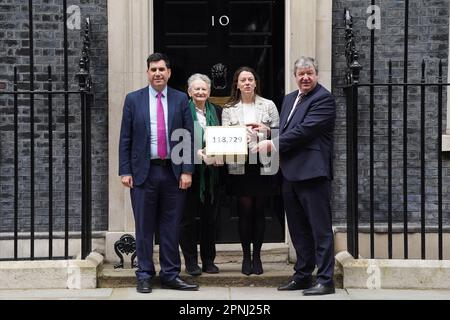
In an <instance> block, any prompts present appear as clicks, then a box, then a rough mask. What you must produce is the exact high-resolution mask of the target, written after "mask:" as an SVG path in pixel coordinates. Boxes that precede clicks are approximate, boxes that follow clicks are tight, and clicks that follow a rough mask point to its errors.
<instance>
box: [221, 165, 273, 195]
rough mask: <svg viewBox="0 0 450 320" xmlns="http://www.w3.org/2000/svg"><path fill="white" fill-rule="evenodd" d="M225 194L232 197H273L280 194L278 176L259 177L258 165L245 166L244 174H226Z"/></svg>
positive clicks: (259, 169)
mask: <svg viewBox="0 0 450 320" xmlns="http://www.w3.org/2000/svg"><path fill="white" fill-rule="evenodd" d="M227 178H228V179H227V180H228V183H227V193H228V195H232V196H273V195H279V194H280V183H279V177H278V175H261V166H260V165H259V164H245V173H244V174H228V177H227Z"/></svg>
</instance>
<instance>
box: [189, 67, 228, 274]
mask: <svg viewBox="0 0 450 320" xmlns="http://www.w3.org/2000/svg"><path fill="white" fill-rule="evenodd" d="M210 92H211V80H210V79H209V78H208V76H206V75H204V74H199V73H196V74H194V75H192V76H191V77H189V79H188V94H189V96H190V97H191V99H190V100H189V107H190V109H191V113H192V118H193V119H194V134H195V139H194V147H195V149H196V152H195V153H196V154H197V157H198V159H197V161H196V165H195V173H194V175H193V177H192V187H191V188H189V189H188V191H187V198H186V205H185V210H184V213H183V217H182V220H181V224H180V247H181V250H182V251H183V256H184V261H185V265H186V273H188V274H190V275H193V276H198V275H200V274H201V273H202V271H203V272H206V273H218V272H219V268H218V267H217V266H216V265H215V264H214V259H215V257H216V248H215V233H216V215H217V210H218V201H217V200H218V189H219V167H218V166H219V163H216V162H214V161H212V163H211V162H210V161H208V164H206V163H205V162H204V161H203V160H206V158H205V156H204V154H203V153H202V149H203V148H204V139H203V135H204V131H205V128H206V127H207V126H219V125H220V119H221V108H219V107H216V106H214V105H213V104H212V103H210V102H209V101H208V98H209V95H210ZM197 216H198V217H200V225H199V226H200V233H199V232H197V229H196V227H197V224H196V222H195V218H196V217H197ZM198 234H200V257H201V260H202V268H200V267H199V265H198V254H197V235H198Z"/></svg>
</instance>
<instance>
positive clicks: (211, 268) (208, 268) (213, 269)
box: [202, 263, 219, 273]
mask: <svg viewBox="0 0 450 320" xmlns="http://www.w3.org/2000/svg"><path fill="white" fill-rule="evenodd" d="M202 271H203V272H206V273H219V268H218V267H217V266H216V265H215V264H214V263H208V264H204V265H203V266H202Z"/></svg>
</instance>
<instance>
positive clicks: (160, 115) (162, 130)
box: [156, 92, 167, 159]
mask: <svg viewBox="0 0 450 320" xmlns="http://www.w3.org/2000/svg"><path fill="white" fill-rule="evenodd" d="M162 95H163V94H162V92H158V94H157V95H156V98H157V100H156V121H157V122H156V130H157V132H158V133H157V139H158V157H159V158H160V159H165V158H166V157H167V142H166V122H165V121H164V108H163V104H162V101H161V97H162Z"/></svg>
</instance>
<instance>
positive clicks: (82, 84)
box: [77, 18, 92, 259]
mask: <svg viewBox="0 0 450 320" xmlns="http://www.w3.org/2000/svg"><path fill="white" fill-rule="evenodd" d="M89 49H90V20H89V18H87V19H86V24H85V29H84V41H83V49H82V53H81V58H80V71H79V72H78V73H77V78H78V85H79V90H80V99H81V258H82V259H85V258H86V256H87V255H88V254H89V253H90V251H91V247H92V234H91V233H92V232H91V219H92V218H91V215H92V204H91V202H92V192H91V189H92V182H91V143H90V140H91V121H90V117H91V113H90V107H89V101H90V100H91V99H88V96H89V95H90V94H91V78H90V75H89Z"/></svg>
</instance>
